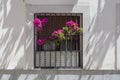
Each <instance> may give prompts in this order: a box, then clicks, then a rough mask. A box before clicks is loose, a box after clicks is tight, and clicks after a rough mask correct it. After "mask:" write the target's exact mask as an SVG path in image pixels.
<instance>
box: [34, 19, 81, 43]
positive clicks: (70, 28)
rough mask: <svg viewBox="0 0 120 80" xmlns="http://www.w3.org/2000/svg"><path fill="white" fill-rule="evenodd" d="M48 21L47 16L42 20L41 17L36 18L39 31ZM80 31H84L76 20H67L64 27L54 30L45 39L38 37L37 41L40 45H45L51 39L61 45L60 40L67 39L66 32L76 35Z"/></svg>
mask: <svg viewBox="0 0 120 80" xmlns="http://www.w3.org/2000/svg"><path fill="white" fill-rule="evenodd" d="M47 23H48V19H47V18H43V19H41V20H40V19H39V18H35V20H34V25H35V27H36V28H37V29H38V30H39V31H41V30H43V26H44V25H45V24H47ZM80 32H82V28H79V27H78V24H77V23H76V22H74V21H72V20H70V21H68V22H66V26H65V27H63V28H62V29H58V30H54V31H53V33H52V34H51V36H50V37H47V38H45V39H38V42H37V43H38V45H43V44H45V43H47V42H49V41H53V42H55V43H56V45H59V43H60V42H62V41H64V40H65V39H67V38H66V37H65V34H70V35H71V34H72V35H75V34H79V33H80Z"/></svg>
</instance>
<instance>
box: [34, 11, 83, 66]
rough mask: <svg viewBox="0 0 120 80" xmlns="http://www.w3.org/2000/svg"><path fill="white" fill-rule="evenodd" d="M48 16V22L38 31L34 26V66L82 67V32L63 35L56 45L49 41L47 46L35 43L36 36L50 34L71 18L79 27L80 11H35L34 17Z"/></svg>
mask: <svg viewBox="0 0 120 80" xmlns="http://www.w3.org/2000/svg"><path fill="white" fill-rule="evenodd" d="M36 17H37V18H44V17H46V18H48V20H49V23H48V24H47V25H45V27H44V29H43V31H42V32H41V33H39V35H38V32H37V30H36V29H35V28H34V67H35V68H82V67H83V34H82V33H81V34H79V35H68V34H66V35H65V36H66V37H68V38H69V40H67V39H66V40H65V41H63V42H61V43H60V45H59V46H56V45H55V44H53V43H52V42H50V45H49V46H46V45H42V46H39V45H37V39H38V38H45V37H48V36H50V35H51V33H52V32H53V31H54V30H57V29H59V28H62V27H64V26H65V23H66V22H67V21H70V20H73V21H75V22H77V23H78V25H79V27H82V26H83V14H82V13H35V14H34V18H36Z"/></svg>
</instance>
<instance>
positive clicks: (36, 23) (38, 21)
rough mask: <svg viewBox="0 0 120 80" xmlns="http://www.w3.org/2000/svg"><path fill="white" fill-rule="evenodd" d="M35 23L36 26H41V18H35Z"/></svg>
mask: <svg viewBox="0 0 120 80" xmlns="http://www.w3.org/2000/svg"><path fill="white" fill-rule="evenodd" d="M33 23H34V25H35V26H39V25H41V20H40V19H39V18H35V19H34V21H33Z"/></svg>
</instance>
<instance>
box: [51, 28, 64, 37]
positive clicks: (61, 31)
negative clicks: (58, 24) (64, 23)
mask: <svg viewBox="0 0 120 80" xmlns="http://www.w3.org/2000/svg"><path fill="white" fill-rule="evenodd" d="M60 33H63V30H62V29H58V30H57V31H56V30H54V31H53V33H52V36H57V35H58V34H60Z"/></svg>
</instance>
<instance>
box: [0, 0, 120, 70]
mask: <svg viewBox="0 0 120 80" xmlns="http://www.w3.org/2000/svg"><path fill="white" fill-rule="evenodd" d="M24 1H25V2H23V0H1V1H0V32H1V34H0V69H15V68H16V69H32V68H33V24H32V20H33V13H34V12H73V13H76V12H77V13H81V12H82V13H84V16H83V17H84V45H83V46H84V55H83V56H84V57H83V58H84V60H83V61H84V62H83V64H84V68H85V69H120V62H119V61H120V60H119V56H120V54H119V52H120V51H119V45H118V44H119V42H120V41H119V31H118V33H116V30H119V25H120V24H119V22H120V18H119V17H120V16H119V13H120V11H119V9H120V7H119V5H120V4H118V3H120V0H91V1H89V0H79V1H77V0H76V1H74V0H69V1H68V2H65V3H64V4H62V3H63V2H62V1H64V0H59V1H60V2H58V1H54V0H53V2H52V1H51V3H50V4H49V1H47V0H44V1H43V0H39V2H37V1H38V0H24ZM31 1H32V2H31ZM33 1H34V2H33ZM41 1H43V3H44V4H42V2H41ZM33 3H34V4H33ZM36 3H37V4H36ZM39 3H40V5H39ZM76 3H77V4H76ZM58 9H59V10H58ZM116 12H117V13H116ZM116 15H118V16H119V17H117V16H116ZM117 26H118V29H116V27H117ZM116 56H117V57H118V58H116Z"/></svg>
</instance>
